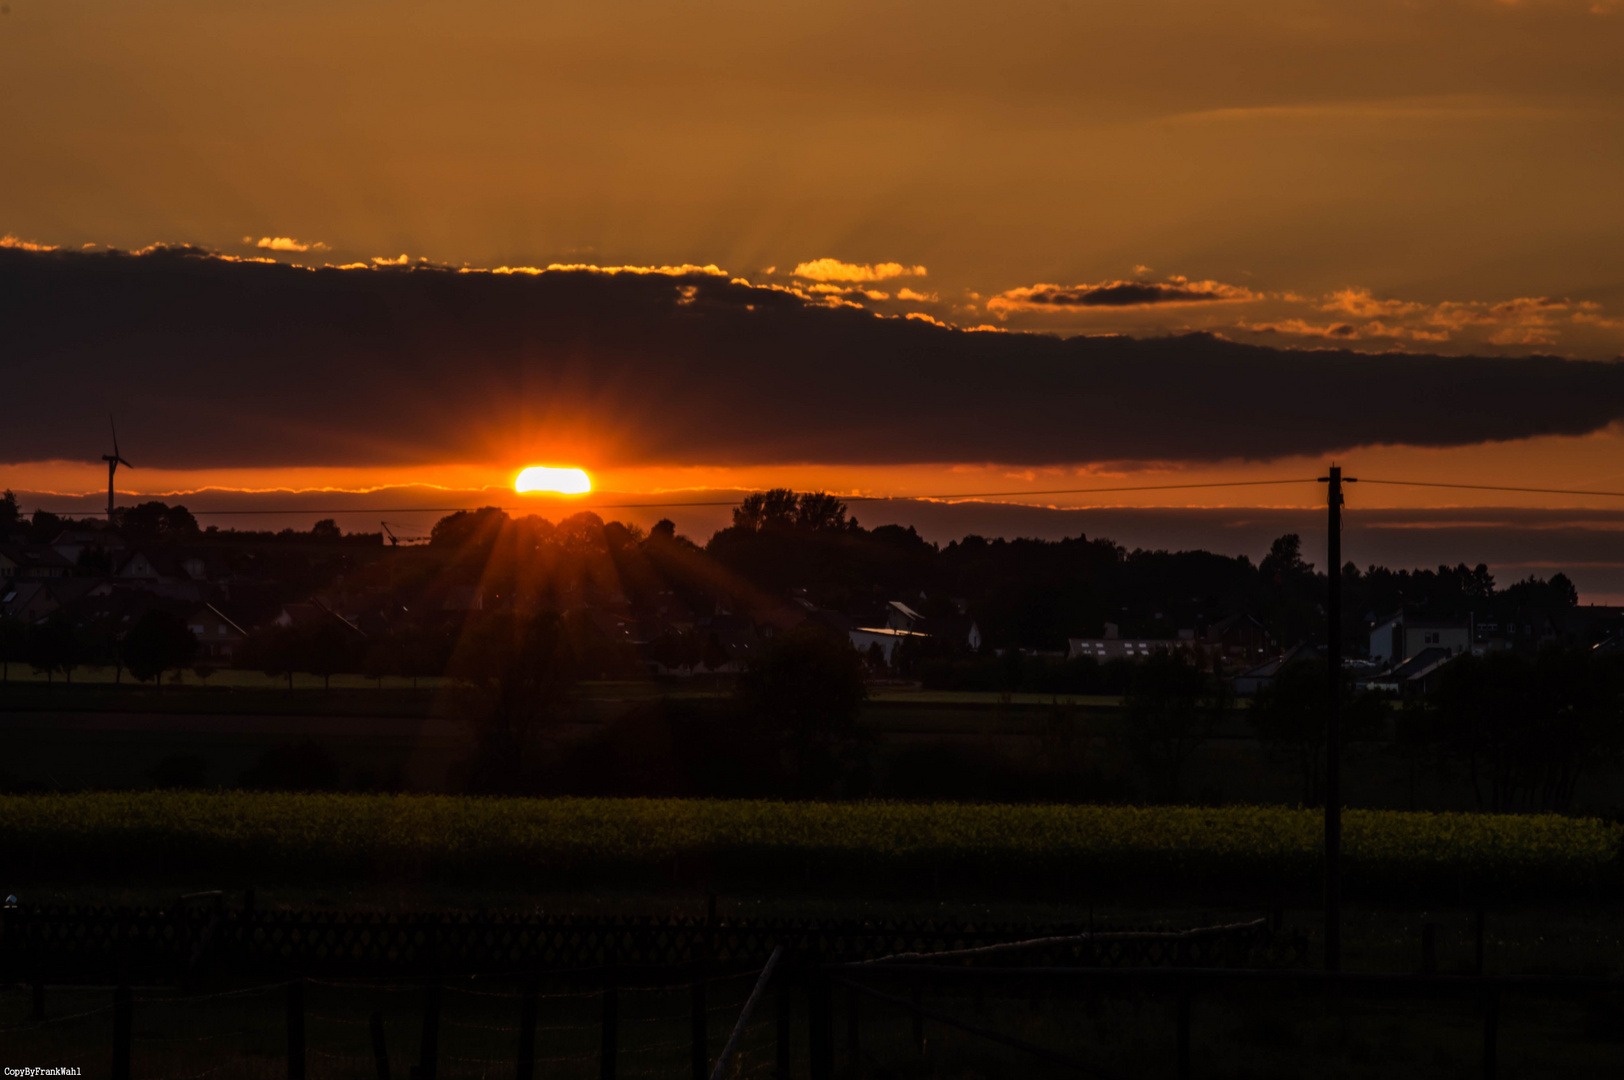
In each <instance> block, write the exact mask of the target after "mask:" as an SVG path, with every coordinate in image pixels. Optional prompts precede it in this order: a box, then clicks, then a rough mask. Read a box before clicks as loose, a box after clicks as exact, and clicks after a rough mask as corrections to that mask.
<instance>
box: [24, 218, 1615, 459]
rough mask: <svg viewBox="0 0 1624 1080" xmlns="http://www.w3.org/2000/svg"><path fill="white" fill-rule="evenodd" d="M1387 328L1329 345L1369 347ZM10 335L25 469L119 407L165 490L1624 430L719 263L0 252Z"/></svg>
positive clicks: (1452, 366)
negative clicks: (568, 464)
mask: <svg viewBox="0 0 1624 1080" xmlns="http://www.w3.org/2000/svg"><path fill="white" fill-rule="evenodd" d="M831 304H833V305H837V306H830V305H831ZM1474 310H1475V309H1474ZM1484 310H1485V311H1487V306H1486V305H1485V306H1484ZM1533 310H1534V311H1535V312H1536V313H1541V312H1542V313H1544V314H1543V315H1542V316H1541V317H1550V312H1551V311H1553V310H1555V309H1554V308H1553V307H1551V306H1550V305H1544V306H1536V307H1535V308H1534V309H1533ZM1562 310H1563V311H1564V312H1566V313H1567V314H1565V315H1563V316H1562V317H1563V318H1567V317H1569V316H1571V315H1572V314H1573V312H1574V311H1576V310H1579V309H1577V308H1576V307H1575V306H1573V305H1569V306H1568V307H1567V308H1564V309H1562ZM1503 317H1504V318H1507V319H1511V318H1519V319H1526V318H1529V317H1530V312H1529V311H1527V310H1519V311H1517V312H1508V313H1506V314H1505V315H1504V316H1503ZM1378 321H1380V320H1366V321H1359V320H1341V321H1340V322H1342V323H1347V324H1349V325H1352V326H1354V327H1355V330H1356V331H1357V333H1358V334H1375V333H1376V332H1377V331H1376V330H1375V329H1372V327H1371V325H1370V324H1371V323H1372V322H1378ZM1307 325H1311V324H1305V326H1304V327H1297V328H1295V329H1298V330H1304V329H1305V328H1306V326H1307ZM1332 325H1338V324H1337V323H1333V324H1332ZM1382 325H1383V328H1384V329H1386V330H1396V329H1397V327H1396V326H1395V327H1388V326H1387V324H1386V323H1385V322H1384V323H1383V324H1382ZM1508 325H1509V324H1508ZM0 328H3V329H0V335H3V337H0V341H3V347H0V379H3V380H4V385H5V386H6V387H7V396H8V400H10V401H13V402H22V403H26V404H27V407H26V408H16V409H13V410H12V411H11V413H10V414H9V415H8V417H7V421H6V423H5V424H4V425H0V461H7V462H22V461H40V460H48V459H62V460H76V461H94V460H95V459H96V457H97V455H99V454H100V453H101V452H102V449H103V446H102V443H103V442H104V435H105V432H104V431H103V430H102V428H101V427H98V426H97V425H98V421H97V419H96V418H97V417H103V418H105V416H106V414H107V413H108V412H109V411H116V412H117V413H118V417H119V428H120V437H121V439H123V440H124V441H125V442H126V449H127V450H128V452H130V453H132V454H133V453H134V452H135V449H136V447H137V446H139V447H140V448H141V457H139V458H135V459H134V460H137V461H141V462H146V463H150V465H151V466H152V467H155V468H202V467H240V466H262V467H289V466H298V465H322V466H339V465H344V466H355V467H367V466H381V465H393V466H401V465H411V464H413V463H423V464H442V463H445V462H452V461H466V462H491V461H509V460H511V461H519V460H522V459H526V458H528V459H530V460H558V461H572V462H581V463H583V464H585V465H587V466H588V467H592V466H600V467H601V466H610V465H632V464H661V463H683V464H689V465H702V464H714V465H737V464H772V463H786V462H819V463H829V464H838V463H868V464H894V463H931V464H941V463H953V462H998V463H1001V464H1004V465H1008V466H1011V467H1013V468H1025V467H1029V466H1038V465H1050V464H1075V463H1086V462H1098V461H1181V460H1182V461H1215V460H1223V459H1249V460H1262V459H1271V458H1278V457H1283V456H1288V455H1297V454H1323V453H1332V452H1339V451H1343V450H1347V449H1350V448H1352V447H1356V446H1361V445H1372V444H1406V445H1416V446H1459V445H1471V444H1475V443H1479V442H1484V441H1489V440H1508V439H1520V438H1527V437H1531V436H1536V435H1551V434H1567V435H1579V434H1584V433H1588V432H1592V431H1596V430H1598V429H1601V428H1604V427H1606V426H1607V425H1609V424H1611V423H1614V422H1617V421H1620V420H1624V364H1621V363H1608V362H1586V361H1574V360H1565V359H1561V358H1558V357H1552V356H1507V355H1494V356H1458V355H1457V356H1430V355H1416V354H1407V353H1398V352H1385V353H1380V354H1365V353H1357V352H1352V351H1348V350H1346V349H1340V348H1336V347H1334V346H1335V345H1337V343H1338V336H1337V335H1335V334H1327V335H1325V336H1321V337H1318V338H1312V339H1306V340H1313V341H1314V342H1315V344H1316V345H1318V346H1321V347H1320V348H1316V349H1314V350H1312V351H1296V350H1292V349H1285V348H1274V347H1266V346H1264V345H1260V344H1245V343H1241V342H1238V341H1228V340H1224V339H1223V338H1221V337H1218V336H1215V335H1211V334H1183V335H1178V336H1166V337H1150V338H1134V337H1130V336H1126V335H1112V336H1087V337H1073V338H1069V339H1061V338H1059V337H1055V336H1052V335H1042V334H1029V333H980V332H973V331H969V330H962V329H957V328H953V327H944V326H941V325H937V324H933V323H932V322H930V321H928V320H925V319H902V318H881V317H877V316H876V315H875V314H874V313H871V312H869V311H866V310H863V309H859V308H856V307H853V306H851V305H850V304H849V302H847V301H845V300H843V299H842V298H840V297H838V296H827V295H824V294H813V293H810V292H807V291H804V290H800V289H794V288H791V287H788V286H783V285H751V284H748V283H746V282H743V281H742V279H733V278H729V277H728V276H726V275H725V274H717V273H711V272H709V270H708V269H707V268H700V269H695V270H690V271H685V272H683V273H675V274H665V273H658V272H630V273H628V272H615V271H613V270H606V269H585V268H583V269H568V270H563V269H560V270H544V271H539V272H535V273H494V272H488V271H459V270H453V269H447V268H441V267H433V266H427V265H424V264H422V263H417V264H413V265H407V266H397V267H391V268H389V270H388V271H387V272H380V271H379V270H377V269H364V268H362V269H350V270H341V269H338V268H331V267H327V268H308V267H301V266H292V265H288V264H286V263H259V262H249V261H228V260H226V259H222V258H219V257H217V256H213V255H210V254H209V253H207V252H204V251H201V250H200V249H197V248H186V247H155V248H152V249H149V250H147V251H146V252H145V253H143V254H132V253H126V252H116V251H95V252H77V251H55V252H41V251H27V250H22V249H20V248H16V247H0ZM1404 329H1405V330H1406V331H1407V332H1408V331H1410V330H1417V329H1419V330H1428V329H1429V328H1428V327H1427V326H1426V325H1424V324H1416V325H1415V326H1410V325H1409V324H1405V326H1404ZM1284 332H1285V327H1284V325H1283V324H1282V328H1281V329H1280V330H1278V331H1276V333H1284ZM1324 346H1332V347H1324ZM100 422H101V423H105V420H103V421H100ZM126 432H127V434H126Z"/></svg>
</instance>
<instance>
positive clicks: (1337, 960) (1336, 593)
mask: <svg viewBox="0 0 1624 1080" xmlns="http://www.w3.org/2000/svg"><path fill="white" fill-rule="evenodd" d="M1347 482H1348V483H1350V484H1352V483H1355V482H1356V481H1354V479H1353V478H1352V477H1349V478H1348V481H1347ZM1320 483H1322V484H1328V485H1329V490H1328V491H1327V492H1326V500H1325V501H1326V507H1327V509H1328V510H1329V511H1330V515H1329V520H1328V521H1327V523H1326V536H1325V551H1326V562H1327V563H1328V565H1327V566H1326V568H1325V581H1326V593H1325V664H1326V668H1327V670H1328V671H1329V673H1330V674H1329V676H1328V683H1329V685H1328V687H1327V689H1328V690H1329V694H1328V696H1327V698H1326V706H1325V970H1326V971H1340V970H1341V969H1342V717H1341V704H1342V469H1341V467H1339V466H1336V465H1332V466H1331V475H1329V476H1322V477H1320Z"/></svg>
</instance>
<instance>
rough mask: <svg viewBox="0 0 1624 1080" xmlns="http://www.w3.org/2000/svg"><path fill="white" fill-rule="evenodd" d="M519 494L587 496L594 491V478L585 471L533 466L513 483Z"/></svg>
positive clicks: (520, 474)
mask: <svg viewBox="0 0 1624 1080" xmlns="http://www.w3.org/2000/svg"><path fill="white" fill-rule="evenodd" d="M513 490H514V491H518V492H526V491H545V492H550V493H553V494H556V495H585V494H586V493H587V492H589V491H591V490H592V478H591V477H589V476H587V474H586V471H585V470H584V469H554V468H550V467H548V466H546V465H532V466H530V467H529V468H528V469H524V470H523V471H521V472H520V473H519V476H518V479H516V480H514V481H513Z"/></svg>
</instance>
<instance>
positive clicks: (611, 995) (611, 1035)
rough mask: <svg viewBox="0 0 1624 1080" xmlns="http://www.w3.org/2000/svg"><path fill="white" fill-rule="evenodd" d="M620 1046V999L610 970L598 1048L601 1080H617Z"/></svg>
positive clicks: (604, 994)
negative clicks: (616, 1065)
mask: <svg viewBox="0 0 1624 1080" xmlns="http://www.w3.org/2000/svg"><path fill="white" fill-rule="evenodd" d="M619 1046H620V998H619V991H618V990H617V989H616V988H615V970H614V968H610V969H609V971H608V972H607V973H606V974H605V975H604V979H603V1032H602V1041H601V1042H600V1043H599V1046H598V1076H599V1078H600V1080H615V1052H616V1050H618V1049H619Z"/></svg>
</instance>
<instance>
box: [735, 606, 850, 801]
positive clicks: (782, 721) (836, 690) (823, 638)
mask: <svg viewBox="0 0 1624 1080" xmlns="http://www.w3.org/2000/svg"><path fill="white" fill-rule="evenodd" d="M867 696H868V687H867V686H866V685H865V683H864V680H863V661H862V657H861V656H859V655H858V652H857V650H856V649H854V648H852V647H851V643H850V642H849V641H848V640H847V639H846V638H845V637H843V636H840V635H837V634H833V633H831V632H829V631H827V630H824V629H822V628H820V627H815V626H801V627H797V628H796V629H794V630H791V631H790V632H788V633H786V634H779V635H778V636H776V637H774V638H773V639H772V640H771V641H770V642H768V643H767V646H766V648H765V650H764V651H763V654H762V655H761V656H759V657H758V658H757V659H756V660H755V661H754V662H752V663H751V665H750V668H749V670H748V671H746V672H745V673H744V674H743V675H742V676H741V677H740V678H739V685H738V700H739V704H740V705H741V706H742V707H743V709H744V710H745V713H746V715H747V716H751V717H754V718H756V719H757V720H758V722H760V723H763V724H768V725H771V726H772V727H774V728H776V729H778V731H779V732H780V733H781V737H782V739H783V745H784V748H785V752H786V754H787V755H788V757H789V761H790V768H791V770H792V772H793V774H794V777H795V794H796V796H797V797H804V796H806V795H808V794H810V793H811V792H812V789H813V788H814V787H823V786H826V785H827V783H828V782H829V781H830V780H832V779H833V777H834V775H835V773H836V771H837V769H838V766H839V764H840V761H841V759H842V758H843V757H844V756H845V755H846V754H847V752H848V751H850V750H851V749H853V748H854V747H855V746H856V744H857V741H858V735H859V731H858V727H857V713H858V709H859V708H860V707H861V706H862V703H863V700H864V699H865V698H866V697H867Z"/></svg>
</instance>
